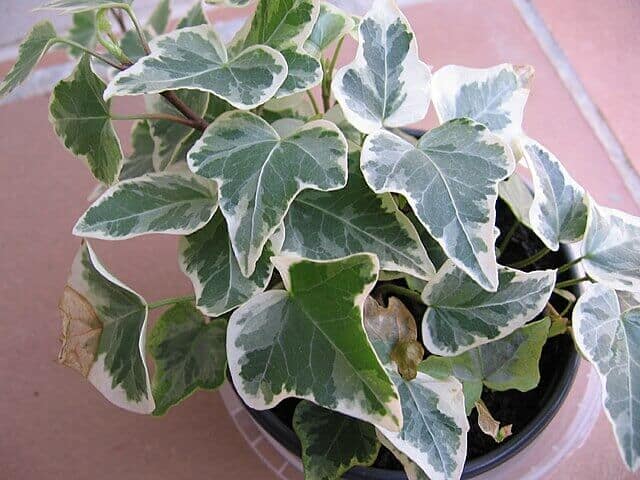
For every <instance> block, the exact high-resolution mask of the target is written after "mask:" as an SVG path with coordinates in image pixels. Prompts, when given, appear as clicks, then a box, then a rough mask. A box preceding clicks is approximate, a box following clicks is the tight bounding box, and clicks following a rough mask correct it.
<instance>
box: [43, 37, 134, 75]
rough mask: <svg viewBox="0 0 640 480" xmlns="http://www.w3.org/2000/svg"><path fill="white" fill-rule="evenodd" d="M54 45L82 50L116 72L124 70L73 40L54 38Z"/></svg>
mask: <svg viewBox="0 0 640 480" xmlns="http://www.w3.org/2000/svg"><path fill="white" fill-rule="evenodd" d="M54 42H55V43H64V44H66V45H69V46H70V47H75V48H77V49H79V50H82V51H83V52H86V53H88V54H89V55H91V56H93V57H95V58H97V59H98V60H100V61H101V62H104V63H106V64H107V65H110V66H112V67H113V68H117V69H118V70H124V68H123V66H122V65H118V64H117V63H115V62H113V61H111V60H109V59H108V58H107V57H105V56H104V55H101V54H99V53H98V52H95V51H93V50H91V49H89V48H87V47H85V46H84V45H80V44H79V43H76V42H74V41H73V40H67V39H66V38H60V37H56V38H55V39H54Z"/></svg>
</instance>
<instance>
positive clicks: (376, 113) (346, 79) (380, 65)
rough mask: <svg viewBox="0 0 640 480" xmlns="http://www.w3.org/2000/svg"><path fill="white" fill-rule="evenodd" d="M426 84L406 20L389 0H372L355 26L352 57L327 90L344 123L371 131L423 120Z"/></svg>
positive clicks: (426, 74) (424, 70)
mask: <svg viewBox="0 0 640 480" xmlns="http://www.w3.org/2000/svg"><path fill="white" fill-rule="evenodd" d="M430 82H431V71H430V69H429V67H428V66H427V65H426V64H425V63H423V62H421V61H420V59H419V58H418V44H417V42H416V39H415V35H414V33H413V31H412V30H411V27H410V26H409V22H408V21H407V19H406V17H405V16H404V15H403V14H402V12H401V11H400V9H399V8H398V7H397V5H396V4H395V2H394V1H393V0H376V1H375V2H374V4H373V7H372V8H371V10H370V11H369V12H368V13H367V14H366V15H365V17H364V18H363V19H362V22H361V23H360V42H359V45H358V52H357V54H356V58H355V60H354V61H353V62H352V63H350V64H348V65H345V66H344V67H342V68H341V69H340V70H338V71H337V72H336V75H335V77H334V79H333V83H332V90H333V93H334V95H335V97H336V100H337V101H338V103H339V104H340V106H341V107H342V110H343V111H344V114H345V116H346V117H347V120H349V122H350V123H351V124H353V126H355V127H356V128H357V129H358V130H360V131H361V132H364V133H374V132H376V131H378V130H380V129H381V128H383V127H402V126H404V125H408V124H410V123H413V122H417V121H419V120H422V119H423V118H424V116H425V115H426V113H427V108H428V106H429V90H430Z"/></svg>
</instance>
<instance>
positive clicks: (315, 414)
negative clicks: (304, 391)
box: [293, 400, 380, 480]
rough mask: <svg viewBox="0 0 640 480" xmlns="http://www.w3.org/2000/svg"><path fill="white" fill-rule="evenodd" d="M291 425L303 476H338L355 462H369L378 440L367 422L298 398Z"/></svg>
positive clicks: (328, 479)
mask: <svg viewBox="0 0 640 480" xmlns="http://www.w3.org/2000/svg"><path fill="white" fill-rule="evenodd" d="M293 429H294V430H295V432H296V434H297V435H298V438H299V439H300V443H301V444H302V464H303V465H304V478H305V480H340V479H341V478H342V474H343V473H345V472H346V471H347V470H349V469H350V468H352V467H355V466H356V465H360V466H366V467H368V466H369V465H372V464H373V462H375V460H376V457H377V456H378V450H380V442H379V441H378V438H377V437H376V429H375V427H374V426H373V425H371V424H370V423H366V422H363V421H362V420H357V419H355V418H352V417H348V416H346V415H342V414H340V413H337V412H333V411H331V410H327V409H326V408H322V407H318V406H317V405H315V404H313V403H311V402H307V401H305V400H303V401H301V402H300V403H299V404H298V406H297V407H296V410H295V412H294V414H293Z"/></svg>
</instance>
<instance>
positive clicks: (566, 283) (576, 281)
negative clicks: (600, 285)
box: [556, 276, 591, 288]
mask: <svg viewBox="0 0 640 480" xmlns="http://www.w3.org/2000/svg"><path fill="white" fill-rule="evenodd" d="M590 281H591V278H589V277H587V276H584V277H580V278H572V279H570V280H565V281H564V282H558V283H556V288H567V287H572V286H574V285H578V284H579V283H582V282H590Z"/></svg>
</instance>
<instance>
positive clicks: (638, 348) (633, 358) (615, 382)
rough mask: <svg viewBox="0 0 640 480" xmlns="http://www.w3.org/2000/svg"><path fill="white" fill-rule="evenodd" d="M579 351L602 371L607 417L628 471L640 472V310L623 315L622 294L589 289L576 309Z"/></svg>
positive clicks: (576, 331)
mask: <svg viewBox="0 0 640 480" xmlns="http://www.w3.org/2000/svg"><path fill="white" fill-rule="evenodd" d="M573 333H574V338H575V340H576V343H577V344H578V347H579V348H580V350H581V351H582V353H584V355H585V356H586V357H587V360H589V361H590V362H591V363H592V364H593V365H594V366H595V367H596V370H597V371H598V374H599V376H600V380H601V383H602V398H603V403H604V409H605V413H606V414H607V418H608V419H609V421H610V422H611V425H612V426H613V431H614V433H615V437H616V441H617V442H618V448H619V450H620V454H621V455H622V458H623V459H624V461H625V463H626V464H627V466H628V467H629V468H630V469H631V470H633V471H636V470H637V469H638V468H640V308H639V307H635V308H631V309H629V310H626V311H623V312H621V310H620V305H619V303H618V298H617V297H616V292H615V291H614V290H612V289H610V288H607V287H606V286H604V285H599V284H595V285H589V286H588V287H587V289H586V291H585V292H584V293H583V294H582V296H581V297H580V299H579V300H578V302H577V303H576V306H575V308H574V310H573Z"/></svg>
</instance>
